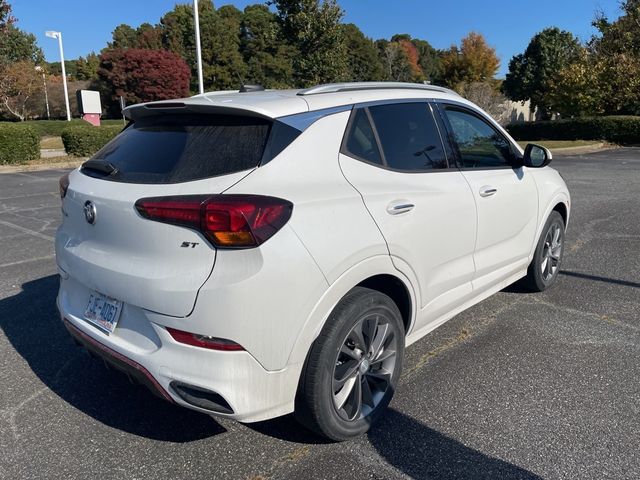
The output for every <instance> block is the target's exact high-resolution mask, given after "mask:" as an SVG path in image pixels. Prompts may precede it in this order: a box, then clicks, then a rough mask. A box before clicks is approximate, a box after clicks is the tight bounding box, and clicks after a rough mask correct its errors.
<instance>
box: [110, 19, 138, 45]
mask: <svg viewBox="0 0 640 480" xmlns="http://www.w3.org/2000/svg"><path fill="white" fill-rule="evenodd" d="M111 38H112V40H111V42H109V43H108V44H107V47H108V48H110V49H113V48H136V47H137V46H138V34H137V33H136V30H135V28H133V27H131V26H130V25H127V24H126V23H122V24H120V25H118V26H117V27H116V28H115V30H114V31H113V32H112V33H111Z"/></svg>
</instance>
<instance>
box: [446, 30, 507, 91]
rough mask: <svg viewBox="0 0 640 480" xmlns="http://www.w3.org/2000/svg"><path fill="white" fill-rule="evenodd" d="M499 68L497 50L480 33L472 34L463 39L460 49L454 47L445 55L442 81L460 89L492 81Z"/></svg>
mask: <svg viewBox="0 0 640 480" xmlns="http://www.w3.org/2000/svg"><path fill="white" fill-rule="evenodd" d="M499 67H500V60H499V59H498V55H497V54H496V50H495V48H493V47H491V46H489V44H488V43H487V41H486V40H485V38H484V37H483V36H482V35H481V34H480V33H476V32H471V33H469V35H467V36H466V37H465V38H463V39H462V42H461V44H460V47H458V46H456V45H453V46H452V47H451V48H449V49H448V50H446V51H445V52H444V53H443V55H442V62H441V73H440V81H441V83H444V84H445V85H446V86H448V87H450V88H453V89H459V88H460V87H461V85H462V84H465V83H474V82H486V81H490V80H492V79H493V78H494V77H495V75H496V73H497V72H498V68H499Z"/></svg>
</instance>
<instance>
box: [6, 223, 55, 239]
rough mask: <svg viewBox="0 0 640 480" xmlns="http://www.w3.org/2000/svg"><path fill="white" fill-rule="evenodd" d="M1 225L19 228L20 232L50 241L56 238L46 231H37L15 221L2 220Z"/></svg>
mask: <svg viewBox="0 0 640 480" xmlns="http://www.w3.org/2000/svg"><path fill="white" fill-rule="evenodd" d="M0 225H4V226H5V227H9V228H13V229H14V230H18V231H19V232H22V233H26V234H27V235H31V236H33V237H38V238H42V239H43V240H49V241H50V242H53V241H55V238H53V237H52V236H50V235H45V234H44V233H40V232H36V231H35V230H31V229H30V228H25V227H21V226H20V225H16V224H15V223H11V222H6V221H4V220H0Z"/></svg>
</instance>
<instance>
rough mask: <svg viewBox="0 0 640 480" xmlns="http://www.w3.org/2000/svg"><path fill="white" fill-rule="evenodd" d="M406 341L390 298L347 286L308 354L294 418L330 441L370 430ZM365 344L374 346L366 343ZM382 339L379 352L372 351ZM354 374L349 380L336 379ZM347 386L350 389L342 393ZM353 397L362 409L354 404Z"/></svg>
mask: <svg viewBox="0 0 640 480" xmlns="http://www.w3.org/2000/svg"><path fill="white" fill-rule="evenodd" d="M376 318H377V320H376ZM373 325H375V326H373ZM371 331H373V333H372V334H367V332H371ZM358 332H360V333H358ZM385 334H387V337H385ZM367 337H371V338H370V339H369V340H373V341H369V342H368V338H367ZM358 338H359V339H358ZM383 339H384V341H383ZM404 340H405V337H404V326H403V323H402V316H401V314H400V311H399V310H398V307H397V305H396V304H395V302H394V301H393V300H391V298H389V297H388V296H387V295H384V294H382V293H380V292H377V291H375V290H370V289H368V288H363V287H356V288H354V289H353V290H351V291H350V292H349V293H348V294H347V295H346V296H345V297H344V298H343V299H342V300H341V301H340V303H338V305H337V306H336V307H335V309H334V310H333V312H331V315H330V316H329V318H328V320H327V323H326V325H325V326H324V328H323V329H322V332H321V333H320V335H319V336H318V338H317V339H316V340H315V342H314V343H313V345H312V347H311V350H310V352H309V355H308V356H307V360H306V362H305V366H304V369H303V371H302V375H301V378H300V384H299V387H298V395H297V398H296V410H295V416H296V418H297V419H298V421H299V422H300V423H302V424H303V425H304V426H305V427H307V428H309V429H310V430H313V431H314V432H316V433H319V434H320V435H322V436H324V437H326V438H328V439H330V440H334V441H343V440H347V439H349V438H353V437H356V436H358V435H361V434H363V433H365V432H366V431H367V430H369V428H370V427H371V425H372V424H373V423H375V421H376V420H378V418H380V415H382V413H383V412H384V410H385V409H386V407H387V406H388V405H389V402H390V401H391V398H392V397H393V394H394V391H395V388H396V385H397V383H398V380H399V379H400V375H401V373H402V359H403V355H404ZM368 343H369V344H371V343H372V344H373V345H371V346H370V347H366V345H367V344H368ZM380 343H382V344H383V346H382V347H381V348H380V349H378V352H379V354H377V355H372V352H373V351H374V350H376V346H377V345H378V344H380ZM360 347H363V348H360ZM365 349H366V350H367V351H365ZM345 352H346V353H345ZM394 352H395V354H394ZM359 355H361V356H360V358H359V359H358V356H359ZM363 370H366V371H363ZM389 370H392V371H390V372H389ZM348 372H351V374H349V373H348ZM343 373H344V375H343ZM354 375H355V380H353V381H351V380H349V381H346V382H345V381H344V380H341V379H336V378H335V377H342V378H349V379H352V378H353V376H354ZM383 377H384V378H387V379H388V381H384V380H382V379H381V378H383ZM341 384H343V385H344V386H342V387H339V386H340V385H341ZM350 384H351V385H353V387H352V389H351V390H349V391H351V392H352V393H351V394H349V395H348V396H347V395H344V392H346V391H347V386H348V385H350ZM336 388H339V389H338V390H337V392H336V390H335V389H336ZM358 388H359V389H360V390H358ZM367 392H368V393H367ZM357 395H360V399H361V400H360V404H361V406H360V410H358V409H357V408H355V404H356V398H357ZM343 397H344V398H346V400H345V401H344V406H343V407H341V408H339V407H338V406H337V404H339V403H340V401H341V400H340V399H341V398H343ZM349 416H353V418H348V417H349Z"/></svg>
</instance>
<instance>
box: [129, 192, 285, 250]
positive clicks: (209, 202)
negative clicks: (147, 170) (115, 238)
mask: <svg viewBox="0 0 640 480" xmlns="http://www.w3.org/2000/svg"><path fill="white" fill-rule="evenodd" d="M136 209H137V210H138V212H139V213H140V215H142V216H143V217H144V218H147V219H149V220H155V221H157V222H164V223H170V224H172V225H180V226H185V227H190V228H194V229H197V230H199V231H201V232H202V233H203V234H204V235H205V237H207V239H208V240H209V241H210V242H211V243H212V244H213V245H214V246H215V247H218V248H253V247H257V246H259V245H261V244H263V243H264V242H266V241H267V240H268V239H269V238H271V237H272V236H273V235H274V234H275V233H276V232H277V231H278V230H280V229H281V228H282V227H283V226H284V225H285V224H286V223H287V221H288V220H289V218H291V212H292V211H293V204H292V203H291V202H289V201H287V200H283V199H281V198H276V197H267V196H263V195H188V196H175V197H155V198H142V199H140V200H138V201H137V202H136Z"/></svg>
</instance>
